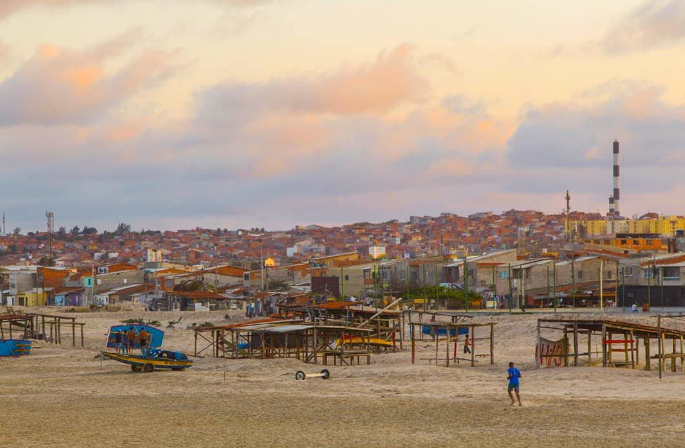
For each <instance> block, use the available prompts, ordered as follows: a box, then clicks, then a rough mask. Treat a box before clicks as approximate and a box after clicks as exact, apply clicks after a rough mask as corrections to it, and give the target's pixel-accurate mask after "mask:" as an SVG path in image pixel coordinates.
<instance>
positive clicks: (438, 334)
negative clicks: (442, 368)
mask: <svg viewBox="0 0 685 448" xmlns="http://www.w3.org/2000/svg"><path fill="white" fill-rule="evenodd" d="M432 328H435V365H436V366H437V365H438V344H439V342H440V327H438V326H435V327H432Z"/></svg>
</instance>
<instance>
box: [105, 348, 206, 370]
mask: <svg viewBox="0 0 685 448" xmlns="http://www.w3.org/2000/svg"><path fill="white" fill-rule="evenodd" d="M102 354H103V355H104V356H106V357H107V358H109V359H112V360H114V361H118V362H121V363H124V364H128V365H130V366H132V368H133V370H143V369H144V368H145V367H146V366H150V365H151V366H152V370H158V369H167V370H168V369H171V370H183V369H186V368H188V367H192V365H193V361H191V360H189V359H184V360H178V359H167V358H149V357H145V356H138V355H125V354H123V353H111V352H102ZM134 367H135V368H134ZM148 369H149V367H148Z"/></svg>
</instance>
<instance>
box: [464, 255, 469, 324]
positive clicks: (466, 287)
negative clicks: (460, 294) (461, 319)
mask: <svg viewBox="0 0 685 448" xmlns="http://www.w3.org/2000/svg"><path fill="white" fill-rule="evenodd" d="M464 303H465V305H466V311H468V310H469V263H468V255H467V256H464Z"/></svg>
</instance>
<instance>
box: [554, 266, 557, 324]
mask: <svg viewBox="0 0 685 448" xmlns="http://www.w3.org/2000/svg"><path fill="white" fill-rule="evenodd" d="M554 312H555V313H556V312H557V262H556V261H555V262H554Z"/></svg>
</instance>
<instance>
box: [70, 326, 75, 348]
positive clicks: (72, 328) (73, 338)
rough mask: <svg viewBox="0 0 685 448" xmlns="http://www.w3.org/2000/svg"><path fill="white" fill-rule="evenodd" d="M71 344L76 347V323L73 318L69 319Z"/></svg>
mask: <svg viewBox="0 0 685 448" xmlns="http://www.w3.org/2000/svg"><path fill="white" fill-rule="evenodd" d="M71 345H72V347H76V324H75V323H74V321H73V320H72V321H71Z"/></svg>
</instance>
